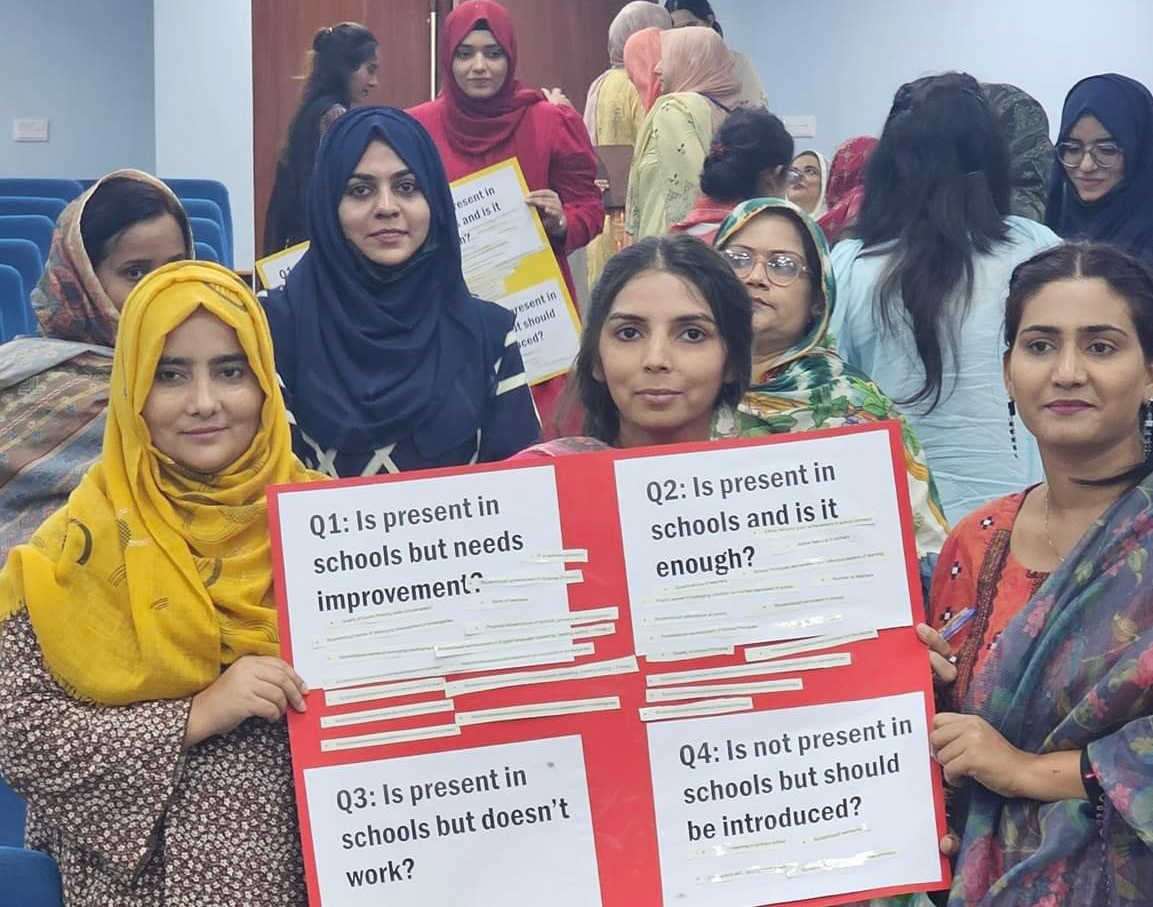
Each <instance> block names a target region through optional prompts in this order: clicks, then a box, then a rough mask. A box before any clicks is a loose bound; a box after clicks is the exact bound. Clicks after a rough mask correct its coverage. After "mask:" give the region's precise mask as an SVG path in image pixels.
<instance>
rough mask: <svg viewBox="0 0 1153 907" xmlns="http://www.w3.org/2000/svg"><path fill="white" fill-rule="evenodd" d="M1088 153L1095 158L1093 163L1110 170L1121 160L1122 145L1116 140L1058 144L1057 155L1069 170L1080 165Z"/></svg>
mask: <svg viewBox="0 0 1153 907" xmlns="http://www.w3.org/2000/svg"><path fill="white" fill-rule="evenodd" d="M1086 154H1088V155H1089V156H1090V157H1092V158H1093V163H1095V164H1096V165H1097V166H1098V167H1100V168H1101V169H1103V170H1109V169H1110V168H1112V167H1116V166H1117V162H1118V161H1119V160H1121V146H1120V145H1118V144H1117V143H1116V142H1093V143H1092V144H1090V145H1082V144H1081V143H1080V142H1062V143H1061V144H1060V145H1058V146H1057V157H1058V158H1059V159H1060V161H1061V164H1062V166H1064V167H1066V168H1068V169H1069V170H1074V169H1076V168H1077V167H1080V166H1081V161H1083V160H1085V155H1086Z"/></svg>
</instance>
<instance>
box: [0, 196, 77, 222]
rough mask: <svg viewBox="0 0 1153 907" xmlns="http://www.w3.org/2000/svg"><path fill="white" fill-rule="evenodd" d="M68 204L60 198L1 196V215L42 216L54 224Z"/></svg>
mask: <svg viewBox="0 0 1153 907" xmlns="http://www.w3.org/2000/svg"><path fill="white" fill-rule="evenodd" d="M67 205H68V202H66V201H64V200H63V199H60V198H33V197H32V196H30V195H0V214H40V215H43V216H44V217H47V218H48V219H49V220H51V221H52V222H53V223H56V221H57V219H58V218H59V217H60V215H61V214H62V213H63V212H64V208H65V207H66V206H67Z"/></svg>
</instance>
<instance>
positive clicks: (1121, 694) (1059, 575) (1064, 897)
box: [949, 477, 1153, 907]
mask: <svg viewBox="0 0 1153 907" xmlns="http://www.w3.org/2000/svg"><path fill="white" fill-rule="evenodd" d="M1151 549H1153V477H1150V478H1147V479H1145V480H1144V481H1143V482H1142V483H1141V484H1140V485H1138V486H1137V487H1136V488H1134V489H1132V490H1131V491H1130V492H1128V493H1127V494H1125V495H1124V496H1123V497H1122V498H1121V499H1120V500H1119V501H1118V502H1117V503H1115V504H1114V505H1113V506H1112V507H1111V508H1110V510H1109V511H1108V512H1107V513H1106V514H1105V515H1104V516H1103V517H1102V518H1101V519H1100V520H1099V521H1098V522H1097V524H1096V525H1095V526H1094V527H1093V528H1091V529H1090V530H1089V531H1088V532H1087V533H1086V534H1085V536H1084V537H1083V538H1082V540H1081V542H1080V543H1079V544H1078V546H1077V548H1076V549H1074V550H1073V551H1072V552H1070V554H1069V556H1068V557H1067V558H1066V559H1065V563H1064V564H1063V565H1062V566H1061V568H1060V569H1058V570H1057V571H1055V572H1054V573H1053V574H1052V575H1051V576H1050V577H1049V579H1048V581H1047V582H1046V583H1045V584H1044V585H1043V586H1042V587H1041V588H1040V590H1038V592H1037V594H1036V595H1035V596H1033V598H1032V599H1031V600H1030V602H1029V603H1028V605H1026V606H1025V608H1023V609H1022V610H1021V611H1020V612H1019V613H1018V614H1017V616H1016V617H1014V618H1013V620H1012V621H1011V622H1010V623H1009V625H1008V627H1007V628H1006V630H1005V632H1004V633H1003V634H1002V635H1001V637H1000V639H999V640H998V643H997V646H996V648H995V649H994V650H993V651H992V653H990V655H989V658H988V660H987V661H986V663H985V665H984V667H983V669H982V670H981V671H979V672H978V674H977V676H976V677H975V678H974V680H973V684H972V686H971V687H970V690H969V694H968V697H967V699H966V702H965V711H966V712H971V713H975V714H979V715H981V716H982V717H984V718H985V719H986V720H987V721H989V723H990V724H992V725H993V727H995V728H996V729H997V730H998V731H1000V733H1001V734H1002V735H1004V737H1005V739H1006V740H1008V741H1009V742H1010V743H1011V744H1013V745H1014V746H1016V747H1018V748H1020V749H1022V750H1025V751H1026V752H1029V753H1050V752H1056V751H1064V750H1084V749H1087V750H1088V756H1089V760H1090V762H1091V764H1092V766H1093V770H1094V772H1095V773H1096V775H1097V778H1098V780H1099V781H1100V783H1101V786H1102V788H1103V789H1104V791H1105V797H1104V799H1103V801H1102V803H1101V807H1100V810H1099V811H1098V812H1096V813H1095V811H1094V809H1093V807H1092V805H1091V804H1090V803H1089V802H1088V801H1087V800H1064V801H1059V802H1056V803H1039V802H1037V801H1033V800H1006V799H1004V798H1002V797H1000V796H998V795H997V794H994V793H992V792H990V791H988V790H986V789H985V788H983V787H980V786H979V785H977V784H970V785H969V786H968V787H967V788H965V789H963V792H962V795H961V796H960V797H959V798H958V807H959V811H958V815H957V818H958V820H959V821H958V823H957V826H956V827H957V830H958V831H963V845H962V851H961V855H960V858H959V862H958V865H957V873H956V878H955V880H954V884H953V890H952V892H951V895H950V899H949V904H950V905H951V907H961V905H966V907H972V905H978V904H980V905H984V907H1011V905H1019V904H1043V905H1048V904H1053V905H1057V904H1070V905H1086V907H1087V905H1095V904H1110V905H1117V907H1137V905H1142V904H1148V903H1149V898H1150V896H1149V886H1150V881H1151V880H1153V784H1151V783H1150V781H1151V779H1153V565H1151V564H1150V558H1149V555H1150V550H1151Z"/></svg>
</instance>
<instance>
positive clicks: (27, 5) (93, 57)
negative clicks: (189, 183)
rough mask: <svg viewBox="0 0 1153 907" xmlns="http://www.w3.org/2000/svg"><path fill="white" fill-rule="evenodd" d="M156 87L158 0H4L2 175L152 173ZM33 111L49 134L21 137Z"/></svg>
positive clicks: (0, 12)
mask: <svg viewBox="0 0 1153 907" xmlns="http://www.w3.org/2000/svg"><path fill="white" fill-rule="evenodd" d="M152 92H153V65H152V0H99V2H93V0H0V176H54V177H68V178H73V179H84V178H95V177H98V176H102V175H103V174H105V173H107V172H108V171H110V170H116V169H119V168H120V167H138V168H140V169H141V170H147V171H152V170H153V169H154V166H155V163H156V147H155V142H154V138H153V94H152ZM25 117H46V118H47V119H48V120H49V141H48V142H14V141H13V140H12V120H13V119H16V118H21V119H22V118H25ZM250 128H251V127H250Z"/></svg>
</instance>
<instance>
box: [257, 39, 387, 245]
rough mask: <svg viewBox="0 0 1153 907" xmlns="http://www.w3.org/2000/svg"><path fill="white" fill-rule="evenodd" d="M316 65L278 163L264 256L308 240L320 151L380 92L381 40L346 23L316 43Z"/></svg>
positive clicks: (266, 221) (266, 228)
mask: <svg viewBox="0 0 1153 907" xmlns="http://www.w3.org/2000/svg"><path fill="white" fill-rule="evenodd" d="M311 56H312V64H311V70H310V71H309V73H308V81H306V82H305V83H304V91H303V93H302V94H301V96H300V104H299V105H297V108H296V113H295V114H294V115H293V117H292V124H291V125H290V126H289V127H288V137H287V138H286V139H285V142H284V148H283V149H282V151H281V153H280V160H279V161H278V162H277V164H276V182H275V183H274V184H273V187H272V195H271V197H270V198H269V200H268V212H267V214H266V216H265V221H264V254H265V255H271V254H272V253H274V252H279V251H280V250H281V249H283V248H285V247H286V246H292V245H296V244H297V243H300V242H304V240H306V239H308V231H307V230H306V228H305V222H304V199H305V195H306V193H307V191H308V180H309V178H310V177H311V176H312V165H313V162H314V161H315V160H316V149H317V147H318V146H319V145H320V139H321V137H322V136H323V135H324V133H325V131H326V130H327V129H328V127H329V126H331V125H332V123H333V121H334V120H335V119H336V118H337V117H338V116H340V115H341V114H342V113H344V112H345V111H346V110H348V109H349V108H350V107H353V106H355V105H357V104H363V103H364V102H365V100H366V98H367V97H368V94H369V92H371V91H372V89H374V88H376V70H377V59H376V38H375V37H373V34H372V32H370V31H369V30H368V29H367V28H365V27H364V26H363V25H357V24H356V23H355V22H341V23H340V24H339V25H334V26H332V27H330V28H322V29H320V30H319V31H318V32H317V33H316V36H315V37H314V38H313V39H312V54H311Z"/></svg>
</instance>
